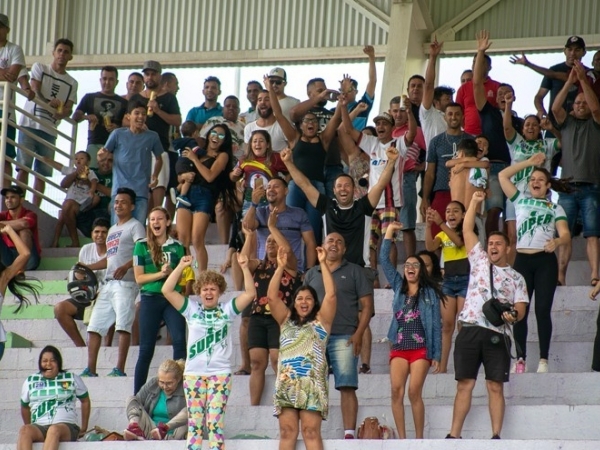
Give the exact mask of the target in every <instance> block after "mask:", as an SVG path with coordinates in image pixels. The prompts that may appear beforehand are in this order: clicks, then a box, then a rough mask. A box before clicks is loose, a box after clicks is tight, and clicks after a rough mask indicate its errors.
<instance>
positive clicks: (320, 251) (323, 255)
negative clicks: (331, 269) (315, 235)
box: [317, 247, 327, 264]
mask: <svg viewBox="0 0 600 450" xmlns="http://www.w3.org/2000/svg"><path fill="white" fill-rule="evenodd" d="M317 259H318V260H319V264H325V261H326V259H327V252H326V251H325V249H324V248H323V247H317Z"/></svg>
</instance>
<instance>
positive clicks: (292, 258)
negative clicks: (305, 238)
mask: <svg viewBox="0 0 600 450" xmlns="http://www.w3.org/2000/svg"><path fill="white" fill-rule="evenodd" d="M278 215H279V209H278V208H273V210H272V211H271V213H270V214H269V219H268V220H267V226H268V227H269V233H271V236H273V239H275V242H277V246H278V247H279V248H283V249H284V250H285V251H286V252H287V255H288V257H287V264H286V265H285V267H284V269H286V270H287V271H288V272H293V273H290V275H292V276H296V270H297V268H298V260H297V259H296V255H295V254H294V252H293V251H292V247H291V246H290V243H289V242H288V240H287V239H286V238H285V236H284V235H283V233H282V232H281V231H279V228H277V216H278Z"/></svg>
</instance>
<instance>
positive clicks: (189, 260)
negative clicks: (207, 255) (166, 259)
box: [179, 255, 194, 267]
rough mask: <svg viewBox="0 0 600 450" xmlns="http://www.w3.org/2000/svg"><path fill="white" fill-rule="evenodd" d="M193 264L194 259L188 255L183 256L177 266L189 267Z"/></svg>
mask: <svg viewBox="0 0 600 450" xmlns="http://www.w3.org/2000/svg"><path fill="white" fill-rule="evenodd" d="M193 262H194V258H193V257H192V256H190V255H185V256H183V257H182V258H181V259H180V260H179V266H181V267H190V266H191V265H192V263H193Z"/></svg>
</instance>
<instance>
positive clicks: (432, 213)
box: [425, 208, 465, 252]
mask: <svg viewBox="0 0 600 450" xmlns="http://www.w3.org/2000/svg"><path fill="white" fill-rule="evenodd" d="M431 222H433V223H435V224H436V225H437V226H438V228H439V229H440V230H442V231H443V232H444V233H446V235H447V236H448V238H449V239H450V240H451V241H452V242H453V243H454V245H456V246H457V247H462V246H463V245H465V243H464V242H463V240H462V238H461V237H460V236H459V234H458V233H457V232H456V231H455V230H453V229H452V228H450V227H449V226H448V225H446V221H445V220H444V219H442V216H440V213H438V212H437V211H436V210H435V209H433V208H429V209H428V210H427V224H428V225H429V223H431ZM429 230H430V232H429V233H430V235H431V228H429ZM425 232H426V233H427V226H425ZM441 243H442V241H441V240H440V239H439V238H437V237H436V238H434V239H433V241H432V242H431V247H430V246H429V245H427V237H425V247H426V248H427V250H429V251H430V252H434V251H436V250H437V249H438V248H439V247H440V245H441ZM436 245H437V246H436Z"/></svg>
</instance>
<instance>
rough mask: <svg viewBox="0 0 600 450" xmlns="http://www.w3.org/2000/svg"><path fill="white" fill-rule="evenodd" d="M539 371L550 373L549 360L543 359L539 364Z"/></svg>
mask: <svg viewBox="0 0 600 450" xmlns="http://www.w3.org/2000/svg"><path fill="white" fill-rule="evenodd" d="M537 373H548V361H546V360H544V359H542V360H540V363H539V364H538V368H537Z"/></svg>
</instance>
